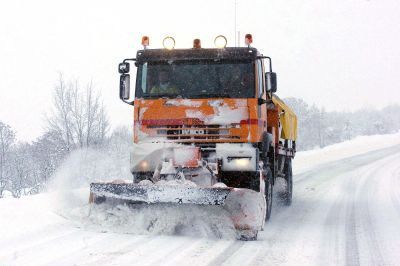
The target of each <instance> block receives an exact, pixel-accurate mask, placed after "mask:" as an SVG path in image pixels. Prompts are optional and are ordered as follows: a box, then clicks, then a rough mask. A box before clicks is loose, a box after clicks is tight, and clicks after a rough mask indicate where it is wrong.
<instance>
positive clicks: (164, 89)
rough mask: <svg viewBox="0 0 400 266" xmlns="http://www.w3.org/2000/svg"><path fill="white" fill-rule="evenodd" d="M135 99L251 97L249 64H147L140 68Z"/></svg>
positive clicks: (211, 62) (250, 62)
mask: <svg viewBox="0 0 400 266" xmlns="http://www.w3.org/2000/svg"><path fill="white" fill-rule="evenodd" d="M135 97H136V98H161V97H168V98H176V97H182V98H192V99H195V98H213V97H214V98H215V97H225V98H226V97H228V98H253V97H255V85H254V62H252V61H239V62H238V61H205V60H201V61H197V62H194V61H178V62H172V63H164V62H163V63H160V62H157V63H154V62H147V63H143V64H140V65H139V69H138V75H137V81H136V95H135Z"/></svg>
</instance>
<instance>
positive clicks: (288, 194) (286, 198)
mask: <svg viewBox="0 0 400 266" xmlns="http://www.w3.org/2000/svg"><path fill="white" fill-rule="evenodd" d="M285 168H286V170H285V181H286V188H285V191H284V193H283V203H284V204H285V205H286V206H290V205H291V204H292V195H293V172H292V160H291V159H288V161H287V163H286V167H285Z"/></svg>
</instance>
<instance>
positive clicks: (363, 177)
mask: <svg viewBox="0 0 400 266" xmlns="http://www.w3.org/2000/svg"><path fill="white" fill-rule="evenodd" d="M399 145H400V134H399V133H397V134H391V135H382V136H368V137H359V138H356V139H354V140H350V141H347V142H344V143H340V144H335V145H332V146H329V147H325V148H323V149H318V150H313V151H307V152H299V153H298V154H297V157H296V159H295V160H294V164H293V170H294V173H295V175H294V198H293V203H292V205H291V206H290V207H286V206H283V205H282V204H281V203H280V201H279V198H278V197H277V195H278V194H279V189H280V187H279V186H280V185H281V183H282V182H278V184H277V185H276V186H275V188H274V189H275V197H274V203H273V205H274V206H273V211H272V217H271V220H270V221H268V222H267V223H266V226H265V229H264V231H261V232H259V236H258V240H257V241H250V242H243V241H238V240H235V232H234V230H233V225H232V223H231V221H230V219H229V215H228V214H227V213H225V212H223V211H221V209H220V208H219V207H217V206H207V208H205V207H201V206H196V207H192V206H190V207H189V206H183V205H182V206H180V207H181V208H179V209H177V208H175V207H174V206H171V205H167V204H166V205H163V206H151V205H143V206H142V207H141V208H130V207H127V206H123V205H118V206H114V207H112V206H108V205H97V206H89V204H88V194H89V188H88V184H89V182H91V181H93V180H95V179H96V178H99V177H100V179H102V180H107V179H108V177H107V175H108V176H109V178H111V179H113V178H115V177H116V176H117V175H125V174H126V169H125V168H123V166H122V165H121V164H120V163H118V162H114V161H113V160H115V158H110V157H109V156H107V155H104V154H96V153H95V152H94V151H89V152H87V151H85V152H84V151H80V152H77V153H75V154H73V155H72V156H71V158H70V159H69V160H67V162H66V163H65V165H63V167H62V168H61V169H60V171H59V172H58V173H57V175H56V178H55V180H56V181H55V182H54V184H53V186H52V187H51V189H50V190H49V192H48V193H43V194H40V195H35V196H26V197H22V198H20V199H14V198H2V199H0V265H1V266H3V265H398V263H399V261H400V253H399V250H400V230H399V226H398V225H399V224H400V192H399V189H398V188H399V187H400V146H399ZM126 167H127V166H126ZM102 171H106V173H104V172H102ZM83 177H84V178H83ZM120 178H121V177H120ZM123 178H126V176H124V177H123ZM60 188H63V189H60Z"/></svg>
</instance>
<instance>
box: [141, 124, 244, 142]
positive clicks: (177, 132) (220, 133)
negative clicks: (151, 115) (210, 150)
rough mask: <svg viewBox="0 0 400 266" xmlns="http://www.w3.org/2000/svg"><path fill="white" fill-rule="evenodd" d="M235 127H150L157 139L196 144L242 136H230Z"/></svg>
mask: <svg viewBox="0 0 400 266" xmlns="http://www.w3.org/2000/svg"><path fill="white" fill-rule="evenodd" d="M232 127H235V126H233V125H232V126H220V125H173V126H158V125H157V126H155V125H151V126H148V129H152V130H154V132H155V136H156V137H166V138H167V139H169V140H179V141H183V142H196V141H199V140H232V139H240V136H237V135H232V134H230V130H229V129H230V128H232Z"/></svg>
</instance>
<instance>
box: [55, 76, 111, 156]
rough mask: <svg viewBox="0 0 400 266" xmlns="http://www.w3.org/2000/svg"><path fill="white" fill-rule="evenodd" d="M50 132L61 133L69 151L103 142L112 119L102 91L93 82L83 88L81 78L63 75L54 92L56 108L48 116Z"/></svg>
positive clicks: (64, 144)
mask: <svg viewBox="0 0 400 266" xmlns="http://www.w3.org/2000/svg"><path fill="white" fill-rule="evenodd" d="M47 122H48V123H47V124H48V131H51V132H57V133H58V134H59V135H60V136H61V141H62V144H63V146H64V147H65V149H66V150H67V151H71V150H73V149H75V148H82V147H89V146H92V145H99V144H102V143H103V142H104V140H105V138H106V135H107V132H108V130H109V121H108V118H107V113H106V110H105V107H104V105H103V103H102V100H101V95H100V93H98V92H96V91H95V90H94V87H93V84H92V83H89V84H88V85H87V86H86V88H84V89H83V88H82V87H81V86H80V85H79V83H78V81H77V80H76V81H74V82H68V84H67V83H66V82H65V81H64V79H63V76H62V75H60V76H59V79H58V82H57V84H56V86H55V87H54V94H53V110H52V113H51V114H50V115H49V116H48V118H47Z"/></svg>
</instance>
